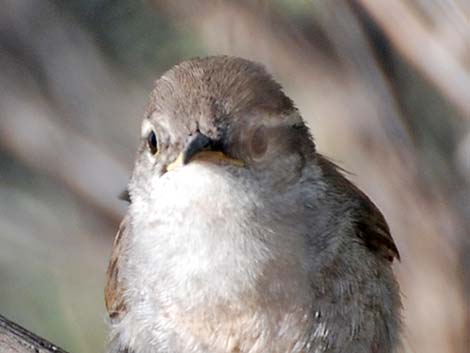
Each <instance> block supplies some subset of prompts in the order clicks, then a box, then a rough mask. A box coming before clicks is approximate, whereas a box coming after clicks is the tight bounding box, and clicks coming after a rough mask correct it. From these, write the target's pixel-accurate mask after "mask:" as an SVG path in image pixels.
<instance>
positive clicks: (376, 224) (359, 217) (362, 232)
mask: <svg viewBox="0 0 470 353" xmlns="http://www.w3.org/2000/svg"><path fill="white" fill-rule="evenodd" d="M317 158H318V162H319V165H320V166H321V168H322V171H323V173H324V175H325V176H327V177H328V180H330V182H332V183H333V184H334V187H335V190H336V191H337V192H338V193H340V194H343V195H348V198H350V199H354V200H355V202H356V205H355V210H354V214H353V217H354V225H355V230H356V235H357V237H358V238H359V240H360V241H361V242H362V243H363V244H364V245H365V246H366V247H367V248H368V249H369V250H371V251H372V252H374V253H376V254H377V255H378V256H381V257H383V258H385V259H387V260H389V261H393V259H394V258H397V259H398V260H399V259H400V254H399V252H398V249H397V247H396V245H395V242H394V241H393V238H392V236H391V234H390V229H389V227H388V225H387V222H386V221H385V218H384V217H383V215H382V213H381V212H380V211H379V209H378V208H377V207H376V206H375V205H374V203H373V202H372V201H371V200H370V199H369V198H368V197H367V195H366V194H364V193H363V192H362V191H361V190H359V188H357V187H356V186H355V185H354V184H353V183H352V182H350V181H349V180H348V179H347V178H345V177H344V176H343V175H342V174H341V171H344V170H343V169H341V168H340V167H338V166H337V165H336V164H334V163H333V162H331V161H329V160H328V159H327V158H326V157H324V156H322V155H320V154H317Z"/></svg>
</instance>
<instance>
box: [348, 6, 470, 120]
mask: <svg viewBox="0 0 470 353" xmlns="http://www.w3.org/2000/svg"><path fill="white" fill-rule="evenodd" d="M354 1H356V2H357V3H358V4H359V5H360V6H362V7H363V9H364V10H365V11H367V12H368V13H369V14H370V15H371V17H372V18H374V19H375V21H377V23H378V24H379V26H380V27H381V28H382V30H383V31H384V33H385V35H386V36H387V37H388V39H389V40H390V41H391V43H393V45H394V46H395V48H396V49H397V50H398V51H399V52H400V53H401V54H402V55H403V56H404V57H405V58H406V59H407V60H408V61H409V62H410V63H411V64H412V65H414V66H415V67H416V68H417V69H418V70H419V71H420V72H421V73H422V74H423V75H424V76H425V77H426V78H427V79H428V80H429V81H431V82H432V83H433V84H434V85H435V86H436V87H437V88H438V89H439V90H440V91H441V92H442V93H443V94H444V95H445V96H446V97H448V99H449V100H450V101H451V102H452V103H453V104H454V105H455V106H456V107H457V108H458V109H459V110H460V112H461V113H462V114H463V115H464V116H466V117H468V118H470V72H469V71H468V69H466V67H465V65H464V63H462V62H460V61H459V60H458V59H457V57H456V55H454V54H453V53H450V52H449V51H448V50H446V48H445V46H444V45H443V44H442V43H440V42H439V41H438V40H436V38H435V36H434V35H433V32H432V29H429V28H427V27H426V26H425V25H424V24H423V23H422V21H421V20H420V19H419V18H418V16H416V15H414V11H413V10H412V9H411V8H409V6H408V5H406V4H405V3H404V2H403V1H402V0H394V1H388V0H354ZM468 29H470V25H469V26H468ZM464 33H465V31H464ZM467 34H468V35H469V36H470V30H468V31H467ZM463 40H464V41H465V40H466V39H465V38H464V39H463Z"/></svg>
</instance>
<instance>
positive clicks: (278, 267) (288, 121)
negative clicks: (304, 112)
mask: <svg viewBox="0 0 470 353" xmlns="http://www.w3.org/2000/svg"><path fill="white" fill-rule="evenodd" d="M128 194H129V202H130V203H129V205H128V210H127V214H126V215H125V217H124V219H123V221H122V223H121V225H120V227H119V231H118V233H117V236H116V238H115V241H114V245H113V250H112V254H111V259H110V262H109V265H108V270H107V284H106V288H105V304H106V309H107V312H108V317H109V320H108V327H109V342H108V348H107V349H108V352H109V353H261V352H263V353H340V352H341V353H393V352H396V351H397V350H398V349H399V347H400V341H401V340H400V336H401V334H400V333H401V326H402V325H401V311H402V309H401V297H400V289H399V285H398V282H397V280H396V278H395V275H394V273H393V270H392V263H393V261H394V260H397V259H399V257H400V256H399V252H398V249H397V246H396V245H395V243H394V240H393V238H392V236H391V233H390V229H389V226H388V225H387V222H386V221H385V219H384V217H383V215H382V213H381V212H380V211H379V209H378V208H377V207H376V206H375V205H374V203H373V202H372V201H371V200H370V199H369V198H368V197H367V196H366V195H365V194H364V193H363V192H362V191H361V190H360V189H358V188H357V187H356V186H355V185H354V184H353V183H352V182H351V181H349V180H348V178H347V176H346V174H345V173H344V171H343V170H342V169H341V168H340V167H338V166H337V165H336V164H334V163H333V162H331V161H330V160H329V159H328V158H326V157H325V156H323V155H322V154H320V153H319V152H318V151H317V150H316V145H315V142H314V139H313V137H312V134H311V133H310V129H309V127H308V126H307V124H306V123H305V121H304V120H303V119H302V117H301V115H300V112H299V110H298V109H297V108H296V106H295V104H294V102H293V101H292V100H291V99H290V98H289V97H288V96H287V95H286V94H285V93H284V91H283V88H282V87H281V86H280V84H279V83H277V81H276V80H275V79H274V78H273V77H272V76H271V75H270V74H269V73H268V72H267V70H266V69H265V68H264V66H262V65H261V64H258V63H255V62H252V61H250V60H247V59H243V58H238V57H232V56H209V57H202V58H194V59H191V60H187V61H183V62H181V63H179V64H177V65H176V66H174V67H173V68H171V69H170V70H168V71H167V72H165V73H164V74H163V75H162V76H161V77H160V78H159V79H158V80H157V81H156V83H155V87H154V89H153V91H152V93H151V94H150V98H149V103H148V105H147V108H146V109H145V114H144V119H143V122H142V128H141V139H140V145H139V148H138V152H137V156H136V161H135V165H134V169H133V173H132V176H131V178H130V181H129V185H128Z"/></svg>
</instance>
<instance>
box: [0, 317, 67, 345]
mask: <svg viewBox="0 0 470 353" xmlns="http://www.w3.org/2000/svg"><path fill="white" fill-rule="evenodd" d="M0 351H1V352H2V353H51V352H54V353H67V352H66V351H64V350H63V349H62V348H59V347H57V346H56V345H55V344H52V343H50V342H48V341H46V340H45V339H44V338H41V337H39V336H37V335H35V334H34V333H32V332H30V331H28V330H26V329H25V328H23V327H21V326H19V325H17V324H15V323H14V322H12V321H10V320H8V319H7V318H5V317H4V316H2V315H0Z"/></svg>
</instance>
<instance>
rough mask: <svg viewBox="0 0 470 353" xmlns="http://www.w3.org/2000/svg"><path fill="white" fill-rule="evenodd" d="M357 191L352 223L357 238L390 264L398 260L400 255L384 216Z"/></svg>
mask: <svg viewBox="0 0 470 353" xmlns="http://www.w3.org/2000/svg"><path fill="white" fill-rule="evenodd" d="M358 191H359V208H358V210H357V214H356V217H355V221H354V225H355V229H356V235H357V237H358V238H359V239H360V240H361V241H362V242H363V243H364V245H365V246H366V247H367V248H368V249H369V250H371V251H372V252H375V253H376V254H378V255H379V256H380V257H383V258H385V259H387V260H389V261H390V262H392V261H393V259H395V258H397V259H398V260H400V254H399V252H398V249H397V246H396V245H395V242H394V241H393V238H392V235H391V233H390V228H389V227H388V225H387V222H386V221H385V218H384V216H383V215H382V213H381V212H380V211H379V209H378V208H377V207H376V206H375V205H374V203H373V202H372V201H371V200H370V199H369V198H368V197H367V196H366V195H365V194H364V193H363V192H361V191H360V190H358Z"/></svg>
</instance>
